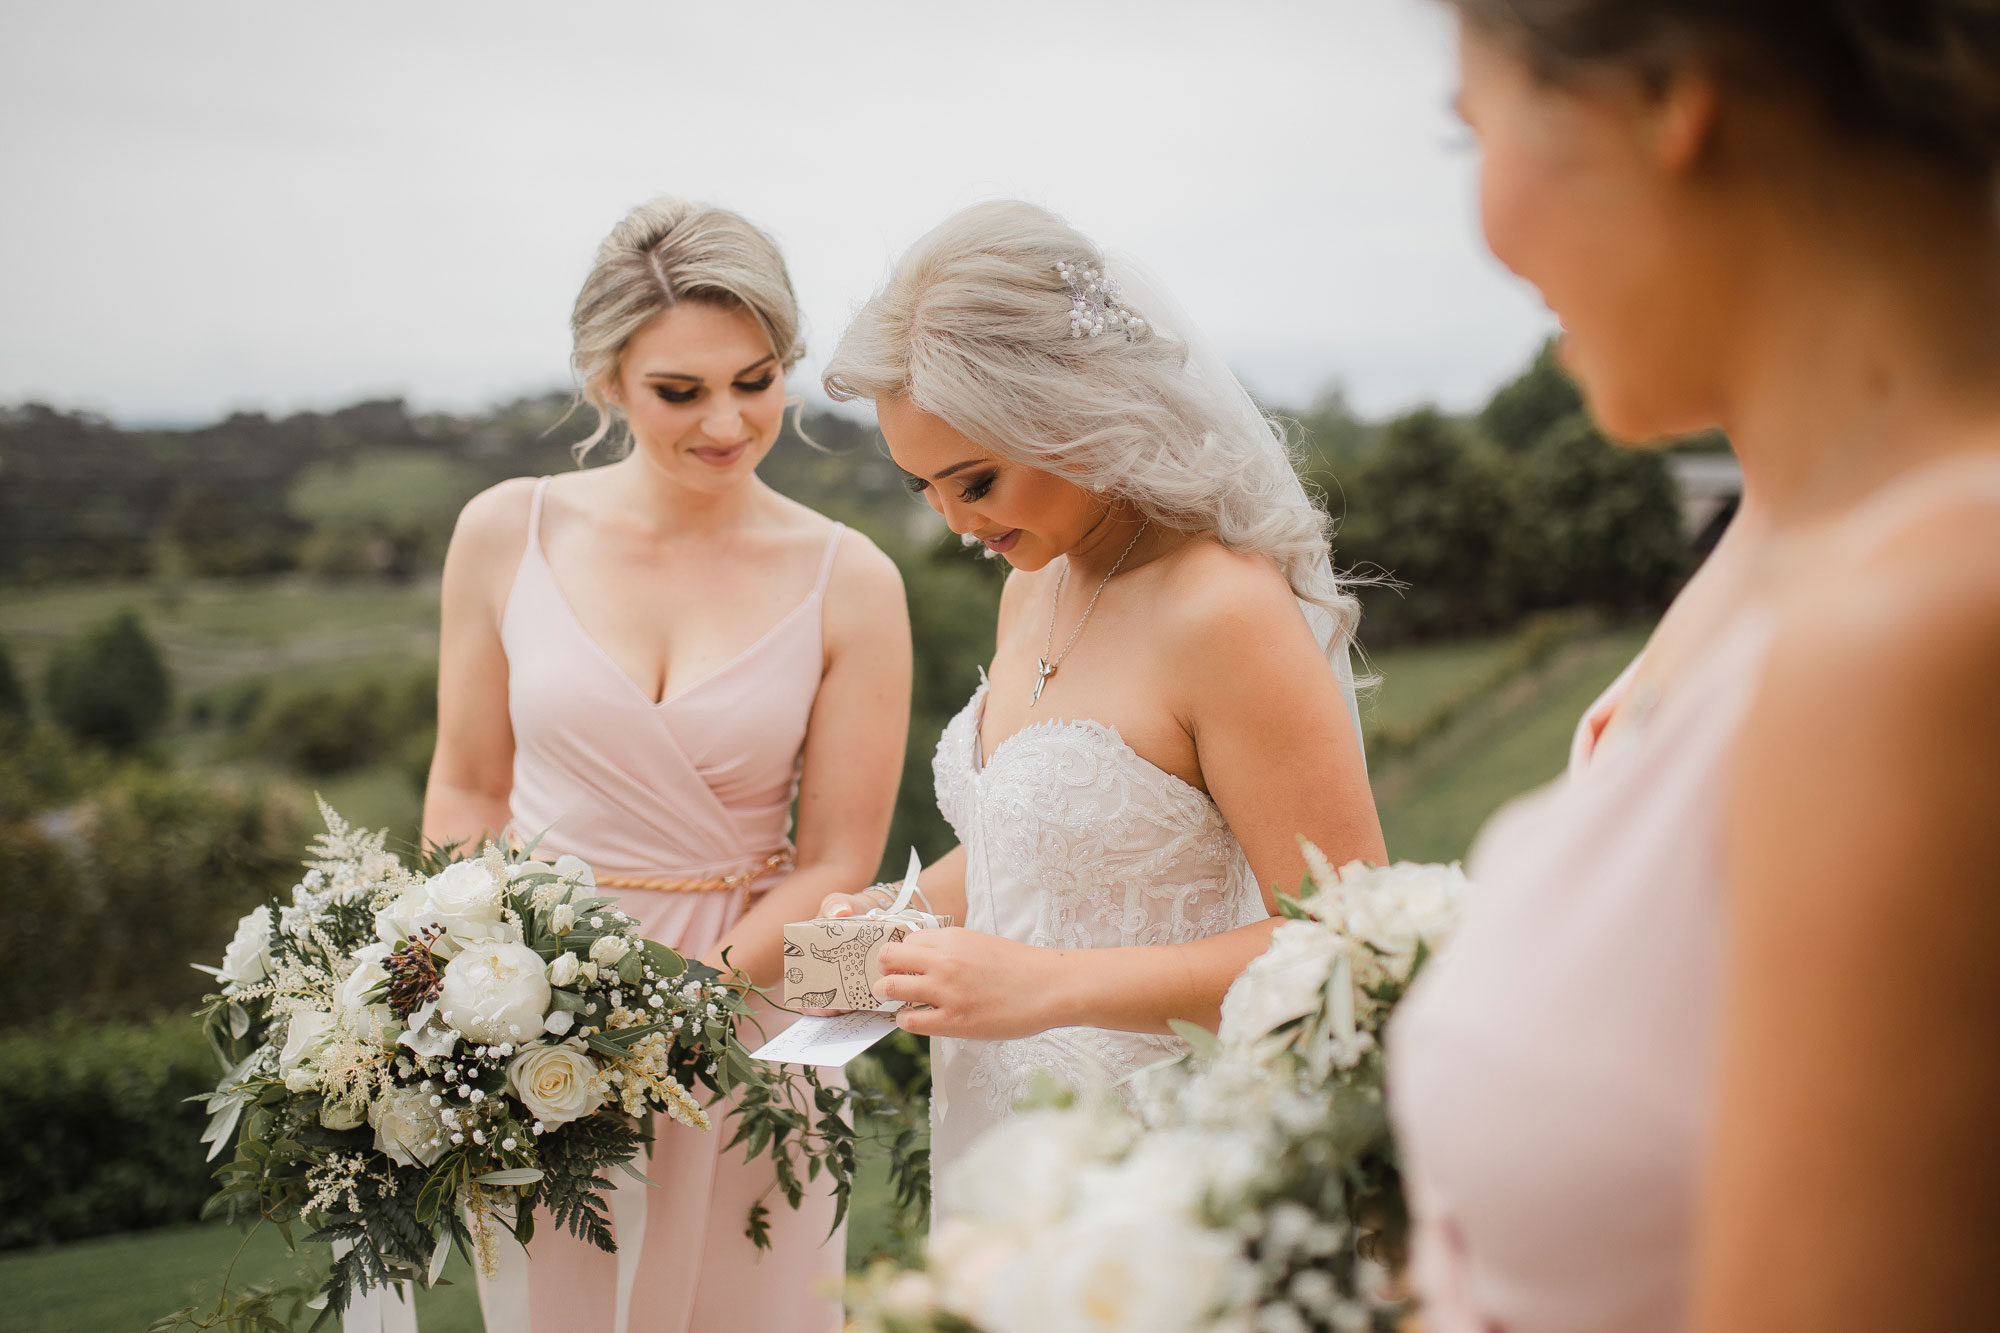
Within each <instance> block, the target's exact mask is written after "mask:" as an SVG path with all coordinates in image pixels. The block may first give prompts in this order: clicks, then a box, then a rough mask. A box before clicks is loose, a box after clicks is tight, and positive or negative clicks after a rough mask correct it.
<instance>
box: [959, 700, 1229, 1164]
mask: <svg viewBox="0 0 2000 1333" xmlns="http://www.w3.org/2000/svg"><path fill="white" fill-rule="evenodd" d="M985 702H986V685H985V683H984V681H982V682H981V683H980V686H979V688H978V689H977V690H976V691H975V692H974V693H973V696H972V699H971V701H970V702H968V703H967V704H966V706H965V708H964V709H963V710H961V711H960V713H959V714H958V716H957V717H955V718H953V719H952V721H951V724H950V725H949V726H947V727H946V728H945V729H944V735H943V736H942V737H941V738H940V739H939V741H938V747H937V756H936V758H935V760H934V761H933V770H934V774H935V777H936V781H937V798H938V808H939V809H940V810H941V811H943V813H944V817H945V819H946V820H948V821H949V822H950V823H951V826H952V828H953V829H954V830H955V831H956V832H957V834H958V839H959V842H960V843H961V844H962V845H963V846H964V848H965V901H966V920H965V922H964V924H965V925H966V926H968V927H970V928H972V929H973V930H983V931H986V932H988V933H989V934H994V935H1004V936H1006V937H1007V938H1009V939H1014V940H1020V941H1021V942H1022V943H1024V944H1034V945H1042V946H1047V947H1051V948H1060V949H1106V948H1115V947H1119V946H1126V945H1140V944H1178V943H1183V942H1185V941H1188V940H1196V939H1201V938H1203V937H1205V936H1208V935H1214V934H1218V933H1220V932H1222V931H1225V930H1230V929H1233V928H1235V927H1237V926H1243V925H1249V924H1250V923H1252V922H1256V921H1261V920H1263V919H1264V918H1265V916H1266V915H1267V913H1266V912H1265V909H1264V901H1263V896H1262V894H1261V893H1260V892H1259V890H1258V887H1257V880H1256V877H1255V876H1254V875H1253V874H1252V873H1251V870H1250V865H1249V862H1248V861H1247V860H1245V859H1244V856H1243V850H1242V848H1240V847H1238V846H1237V843H1236V837H1235V835H1234V834H1232V833H1231V832H1230V831H1229V825H1228V824H1227V823H1226V822H1224V820H1223V818H1222V812H1221V811H1220V810H1218V809H1216V807H1215V803H1214V802H1213V801H1211V800H1210V799H1209V798H1208V796H1207V795H1206V794H1205V793H1203V792H1201V791H1200V790H1198V789H1197V788H1194V787H1191V786H1189V785H1188V784H1187V783H1186V782H1183V781H1182V780H1181V779H1179V778H1177V777H1175V776H1174V775H1173V774H1171V773H1168V772H1165V771H1164V770H1162V769H1159V768H1157V767H1155V766H1154V765H1152V764H1150V763H1148V762H1146V761H1145V760H1144V759H1141V758H1140V757H1139V756H1138V755H1137V754H1136V753H1134V752H1133V750H1132V748H1131V747H1130V746H1128V745H1127V744H1125V742H1124V741H1123V740H1122V739H1121V738H1120V737H1119V735H1118V732H1117V731H1116V730H1115V729H1114V728H1111V727H1108V726H1105V725H1104V724H1102V723H1098V722H1091V721H1086V720H1080V719H1060V718H1058V719H1051V720H1049V721H1046V722H1036V723H1032V724H1030V725H1029V726H1027V727H1025V728H1023V729H1022V730H1020V731H1018V732H1016V733H1015V734H1014V735H1012V736H1010V737H1008V738H1007V739H1006V740H1004V741H1002V742H1001V743H1000V744H998V745H997V746H995V747H994V750H993V753H992V754H990V755H986V756H983V757H982V756H981V755H980V753H979V721H980V717H981V715H982V713H983V711H984V707H985ZM1186 1049H1187V1046H1186V1044H1185V1043H1184V1042H1182V1041H1181V1040H1180V1039H1178V1038H1176V1037H1166V1036H1149V1035H1146V1034H1142V1033H1133V1032H1111V1031H1106V1030H1104V1029H1102V1028H1084V1027H1074V1028H1055V1029H1052V1030H1050V1031H1048V1032H1043V1033H1039V1034H1037V1035H1035V1036H1032V1037H1024V1038H1022V1039H1020V1040H1018V1041H962V1040H956V1039H950V1038H943V1037H939V1038H936V1039H934V1040H933V1041H932V1043H931V1061H932V1064H931V1069H932V1091H931V1156H932V1160H933V1163H934V1166H935V1167H936V1168H937V1169H939V1170H940V1171H941V1170H942V1169H943V1168H945V1167H947V1166H949V1164H950V1163H951V1162H952V1161H953V1160H955V1159H956V1158H957V1157H958V1156H959V1155H960V1154H961V1153H962V1152H963V1151H964V1150H965V1148H966V1147H967V1146H968V1145H970V1144H971V1143H972V1141H973V1140H974V1139H976V1138H977V1137H978V1136H979V1135H980V1134H981V1133H982V1132H984V1131H985V1130H987V1129H990V1128H991V1127H992V1126H994V1125H995V1124H997V1123H999V1122H1000V1121H1001V1120H1003V1119H1004V1118H1006V1116H1007V1115H1008V1113H1009V1112H1010V1111H1011V1109H1012V1108H1013V1106H1014V1103H1015V1102H1016V1101H1018V1100H1019V1099H1020V1097H1021V1095H1022V1094H1023V1093H1024V1092H1025V1091H1027V1089H1028V1085H1029V1083H1030V1081H1031V1080H1032V1079H1033V1077H1034V1075H1035V1074H1036V1072H1037V1071H1041V1070H1047V1071H1049V1072H1050V1073H1052V1074H1054V1075H1055V1077H1056V1078H1057V1079H1058V1080H1059V1081H1061V1082H1064V1083H1067V1084H1070V1085H1073V1086H1082V1085H1086V1084H1089V1083H1093V1082H1096V1083H1102V1082H1106V1081H1115V1080H1118V1079H1122V1078H1123V1077H1125V1076H1126V1075H1127V1074H1130V1073H1132V1072H1133V1071H1134V1070H1137V1069H1141V1068H1143V1067H1145V1066H1146V1065H1149V1064H1152V1063H1154V1062H1156V1061H1158V1060H1162V1059H1165V1058H1167V1057H1170V1056H1173V1055H1177V1054H1179V1053H1181V1052H1182V1051H1185V1050H1186Z"/></svg>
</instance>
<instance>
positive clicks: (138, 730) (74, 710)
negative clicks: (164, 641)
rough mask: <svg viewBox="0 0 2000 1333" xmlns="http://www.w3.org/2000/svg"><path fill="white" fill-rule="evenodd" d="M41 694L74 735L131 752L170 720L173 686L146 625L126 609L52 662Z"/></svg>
mask: <svg viewBox="0 0 2000 1333" xmlns="http://www.w3.org/2000/svg"><path fill="white" fill-rule="evenodd" d="M42 694H43V698H44V699H45V700H46V701H47V703H48V707H49V715H50V716H51V717H53V718H54V719H55V720H56V723H57V724H58V725H59V726H61V727H62V728H63V730H65V731H67V732H69V733H70V735H72V736H74V737H76V738H77V739H78V740H82V741H89V742H92V743H94V744H98V745H103V746H105V747H107V748H109V749H113V750H130V749H133V748H134V747H136V746H138V745H140V744H141V743H142V742H144V741H146V740H147V739H149V738H150V737H152V736H153V734H154V733H156V732H157V731H158V730H159V729H160V726H161V724H162V723H164V722H165V721H166V720H167V710H168V708H169V707H170V705H171V704H172V702H173V682H172V679H171V678H170V677H169V676H168V674H167V664H166V662H165V661H163V660H162V659H161V657H160V650H159V648H158V647H157V646H155V645H154V643H153V640H152V637H151V636H150V635H148V634H147V633H146V627H145V626H144V625H142V624H140V623H139V617H138V616H136V615H134V614H133V613H132V612H130V611H124V612H120V613H119V614H118V615H116V616H114V617H113V618H112V619H110V620H108V621H106V622H105V623H104V624H102V625H100V626H98V627H97V628H96V629H94V630H92V631H91V632H90V633H89V634H88V635H87V636H85V637H84V639H83V640H82V641H81V642H79V643H74V644H71V645H69V646H68V647H66V648H64V649H62V650H60V651H58V652H57V653H56V654H55V656H54V657H52V658H51V659H50V660H49V668H48V676H47V678H46V679H45V681H44V682H43V686H42Z"/></svg>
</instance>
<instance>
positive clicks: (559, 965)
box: [549, 950, 583, 986]
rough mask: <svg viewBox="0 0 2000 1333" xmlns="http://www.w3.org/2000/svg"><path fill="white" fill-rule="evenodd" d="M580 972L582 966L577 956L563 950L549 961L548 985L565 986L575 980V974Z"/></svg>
mask: <svg viewBox="0 0 2000 1333" xmlns="http://www.w3.org/2000/svg"><path fill="white" fill-rule="evenodd" d="M582 970H583V964H582V963H581V962H580V961H579V960H578V959H577V956H576V955H575V954H573V953H570V952H568V951H567V950H565V951H564V952H562V953H559V954H557V955H556V956H555V957H554V958H552V959H550V960H549V984H550V985H551V986H567V985H569V984H570V983H571V982H573V981H575V980H576V978H577V974H578V973H579V972H581V971H582Z"/></svg>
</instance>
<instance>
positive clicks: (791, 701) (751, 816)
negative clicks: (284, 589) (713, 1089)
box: [480, 477, 846, 1333]
mask: <svg viewBox="0 0 2000 1333" xmlns="http://www.w3.org/2000/svg"><path fill="white" fill-rule="evenodd" d="M547 488H548V479H547V478H546V477H545V478H543V479H542V480H541V481H540V482H538V483H537V484H536V487H535V494H534V500H533V501H532V503H531V505H530V507H529V517H528V544H527V549H526V551H525V552H524V553H523V554H522V557H521V564H520V568H519V570H518V571H517V572H516V574H515V576H514V585H513V588H512V589H511V591H510V592H509V594H508V597H507V605H506V609H505V612H504V613H503V615H502V619H501V627H500V637H501V642H502V644H503V646H504V647H505V648H506V652H507V671H508V682H507V692H508V712H509V715H510V716H511V718H512V720H513V726H514V787H513V795H512V798H511V809H510V813H511V815H512V818H513V824H512V827H513V830H514V832H515V833H516V834H517V835H518V836H521V837H524V838H532V837H534V836H535V835H536V834H540V833H543V832H544V830H546V833H545V834H544V836H543V837H542V840H541V843H540V845H539V847H538V848H537V854H538V855H543V856H548V857H553V856H555V855H559V854H561V853H565V852H568V853H574V854H575V855H577V856H580V857H582V858H584V859H585V860H586V861H588V862H590V864H591V866H592V867H593V868H594V869H595V870H596V871H597V872H598V873H599V874H600V875H604V876H617V877H629V878H640V877H643V878H664V879H700V878H708V877H712V876H721V875H731V874H738V873H742V872H746V871H753V870H755V869H757V867H759V866H760V865H762V864H763V863H764V862H765V861H766V858H768V857H769V856H770V855H771V854H772V853H773V852H777V851H780V850H784V849H787V848H788V847H789V843H788V841H787V837H786V835H787V832H788V830H789V827H790V822H791V804H792V798H793V796H794V794H795V793H796V791H797V786H798V774H799V756H800V750H801V748H802V747H803V745H804V742H805V734H806V723H807V720H808V718H809V717H810V716H811V713H812V706H813V700H814V698H815V696H816V695H817V694H818V691H819V684H820V677H821V673H822V670H823V666H824V662H823V653H822V648H821V634H820V609H821V602H822V599H823V598H824V596H825V592H826V585H827V579H828V576H829V575H830V574H831V572H832V569H833V557H834V552H835V550H836V549H837V547H838V545H839V541H840V528H839V526H838V525H836V526H835V528H834V532H833V534H832V536H831V537H830V538H829V539H828V541H827V545H826V553H825V555H824V557H823V558H822V560H821V562H820V570H819V577H818V580H817V582H816V583H815V584H814V585H813V588H812V590H811V592H810V593H809V594H807V596H806V598H805V600H804V601H803V602H801V603H800V604H799V606H798V607H797V608H796V609H794V610H793V611H792V612H791V613H790V614H789V615H787V616H786V617H785V618H784V619H783V620H780V621H779V622H778V623H777V624H776V625H775V626H773V627H772V628H771V630H770V631H769V632H768V633H767V634H765V635H764V637H763V638H761V639H759V640H758V641H757V642H756V643H755V644H753V645H751V646H750V647H749V648H746V649H745V650H744V651H743V652H742V653H741V654H739V655H738V656H737V657H735V658H734V659H732V660H731V661H730V662H728V663H727V664H725V665H723V666H722V667H720V668H718V669H717V670H715V671H714V672H712V673H710V674H709V675H707V676H705V677H703V678H702V679H700V680H697V681H695V682H693V683H691V684H688V685H685V686H678V687H676V688H675V689H674V692H673V693H672V694H670V695H669V696H668V697H667V698H666V699H665V700H663V701H660V702H658V703H655V702H654V701H653V700H651V699H649V698H647V697H646V696H645V695H644V694H642V693H641V692H640V690H639V688H638V687H637V686H636V685H634V684H633V683H632V680H631V678H630V677H628V676H627V675H626V674H625V673H624V672H623V671H621V670H620V669H619V668H618V666H617V665H616V664H615V663H614V662H613V661H612V660H611V659H610V658H609V657H608V656H606V655H605V653H604V652H603V650H602V649H601V648H599V647H598V645H597V644H596V643H595V642H594V641H592V639H591V638H590V636H589V635H588V634H587V633H586V632H585V631H584V628H583V626H582V624H581V623H580V622H579V621H578V620H577V618H576V615H575V613H574V611H572V610H571V608H570V604H569V602H568V600H567V598H565V597H564V595H563V592H562V589H561V588H560V587H558V586H557V584H556V581H555V577H554V574H553V572H552V571H551V570H550V568H549V565H548V561H547V560H546V559H545V558H544V556H543V554H542V544H541V514H542V498H543V495H544V493H545V492H546V490H547ZM781 877H782V872H770V873H767V874H765V875H764V876H763V877H761V878H760V879H758V880H756V881H754V882H753V883H751V884H749V885H748V886H747V887H739V888H737V889H734V890H717V891H710V892H697V893H690V892H655V891H648V890H642V889H641V890H627V891H623V892H620V893H619V894H618V897H619V899H620V904H621V906H623V907H624V908H625V909H626V910H627V911H629V912H631V913H632V914H633V915H634V916H636V917H637V918H638V919H639V930H640V933H641V934H643V935H645V936H646V937H648V938H650V939H657V940H660V941H662V942H663V943H666V944H670V945H672V946H673V947H674V948H676V949H679V950H681V951H682V952H683V953H685V954H688V955H689V956H696V955H699V954H701V953H702V952H704V951H705V950H707V949H708V948H709V946H710V945H712V944H714V943H715V941H716V940H717V939H719V938H720V937H721V936H722V934H723V932H724V931H726V930H728V929H729V927H730V926H731V925H733V924H734V923H735V922H736V920H737V918H739V917H740V916H742V914H743V912H744V909H745V907H746V906H747V905H748V901H749V899H750V898H751V897H753V896H754V895H755V894H757V893H759V892H762V891H763V890H765V889H768V888H770V887H771V885H773V884H775V883H777V882H778V880H779V879H780V878H781ZM786 1021H787V1020H786V1019H785V1018H784V1016H783V1015H779V1014H769V1013H767V1014H766V1015H765V1016H764V1027H765V1030H766V1031H767V1032H769V1033H775V1032H777V1031H778V1030H779V1029H780V1028H781V1027H782V1026H783V1025H784V1023H785V1022H786ZM727 1112H728V1107H727V1106H723V1105H719V1106H715V1107H712V1108H711V1109H710V1115H711V1117H712V1118H713V1120H714V1122H715V1128H714V1129H713V1131H711V1132H709V1133H706V1134H704V1133H701V1132H699V1131H697V1130H693V1129H689V1128H687V1127H686V1126H683V1125H679V1124H676V1123H674V1122H672V1121H670V1120H668V1119H667V1118H666V1117H665V1116H659V1117H656V1122H655V1133H656V1135H657V1140H656V1142H655V1144H654V1147H653V1153H652V1158H651V1163H650V1165H646V1167H645V1171H646V1175H647V1176H649V1177H650V1178H651V1179H652V1180H653V1181H654V1182H655V1186H656V1187H647V1186H643V1185H639V1184H637V1183H635V1182H631V1181H629V1180H626V1179H625V1178H623V1177H622V1176H621V1177H620V1180H619V1184H618V1188H619V1190H620V1192H621V1193H627V1192H629V1191H641V1192H643V1195H644V1196H645V1197H644V1202H645V1209H644V1227H643V1235H642V1236H641V1237H638V1238H636V1245H635V1243H634V1242H635V1238H634V1237H631V1236H628V1235H625V1234H620V1235H619V1236H618V1242H619V1250H620V1252H619V1254H618V1255H610V1254H606V1253H605V1252H603V1251H602V1250H599V1249H597V1248H595V1247H594V1246H591V1245H590V1244H588V1243H587V1242H585V1241H581V1240H578V1239H577V1238H576V1237H574V1236H572V1235H570V1234H569V1233H568V1232H567V1231H560V1232H559V1231H558V1230H557V1229H556V1228H555V1226H554V1225H553V1223H552V1222H551V1221H550V1220H549V1218H548V1216H547V1214H546V1213H543V1214H540V1215H539V1216H538V1217H537V1218H536V1233H535V1239H534V1248H533V1257H532V1259H531V1260H529V1261H527V1262H526V1263H525V1264H523V1263H522V1262H520V1251H519V1249H518V1247H516V1248H515V1249H514V1251H513V1253H512V1254H511V1255H509V1256H507V1258H508V1259H509V1260H510V1261H511V1262H510V1263H509V1264H507V1265H503V1275H502V1278H501V1280H499V1281H492V1282H489V1281H485V1280H482V1281H481V1283H480V1297H481V1304H482V1306H483V1307H484V1308H485V1309H486V1310H487V1311H488V1320H489V1323H492V1322H493V1321H494V1318H495V1315H496V1314H498V1313H500V1310H499V1309H496V1305H497V1306H500V1307H506V1306H512V1305H514V1304H515V1303H517V1302H518V1301H519V1300H520V1291H519V1286H520V1276H521V1270H522V1269H525V1272H526V1277H527V1303H528V1306H529V1308H530V1310H531V1314H532V1325H533V1328H534V1330H535V1333H727V1331H728V1330H753V1329H754V1330H765V1329H769V1330H782V1331H783V1333H827V1331H828V1330H832V1329H834V1328H836V1327H838V1325H839V1323H840V1318H841V1308H840V1302H839V1299H838V1295H837V1288H838V1284H839V1281H840V1277H841V1274H842V1273H843V1271H844V1269H845V1258H846V1255H845V1248H846V1247H845V1237H844V1229H843V1233H842V1234H834V1235H831V1236H829V1234H828V1232H829V1230H830V1228H831V1227H832V1225H833V1199H832V1196H831V1193H830V1192H829V1191H828V1190H827V1189H826V1188H825V1186H824V1181H822V1182H821V1185H820V1187H818V1188H816V1189H814V1190H812V1191H811V1192H809V1194H808V1196H807V1199H806V1201H805V1203H804V1205H803V1206H802V1207H801V1208H799V1209H798V1210H796V1211H794V1210H793V1209H791V1208H790V1207H788V1206H787V1205H786V1203H785V1200H784V1197H783V1196H782V1195H781V1194H778V1193H777V1192H776V1191H775V1190H774V1189H773V1188H772V1187H773V1183H774V1181H775V1179H776V1176H775V1172H774V1170H773V1168H772V1166H771V1164H770V1162H769V1161H768V1160H761V1161H759V1162H756V1163H746V1162H745V1161H744V1160H743V1151H742V1149H741V1148H740V1147H739V1148H736V1149H734V1150H729V1151H725V1150H724V1148H723V1145H724V1144H726V1143H727V1142H728V1141H729V1139H730V1138H731V1137H732V1135H733V1134H734V1132H735V1131H734V1129H733V1127H732V1125H731V1123H730V1121H729V1120H728V1119H727ZM760 1198H762V1199H765V1200H766V1201H767V1202H768V1203H769V1205H770V1207H771V1217H770V1221H771V1241H772V1248H771V1249H769V1250H759V1249H757V1248H756V1247H754V1246H753V1245H752V1244H751V1243H750V1241H749V1240H748V1239H747V1238H745V1236H744V1234H743V1229H744V1223H745V1221H746V1219H747V1218H748V1216H749V1213H750V1207H751V1204H752V1202H753V1201H755V1200H757V1199H760ZM613 1212H614V1215H615V1216H616V1217H618V1218H619V1219H621V1220H622V1219H624V1218H629V1217H630V1216H631V1215H632V1210H631V1200H630V1199H629V1198H626V1199H622V1200H621V1201H620V1204H618V1205H614V1208H613ZM502 1243H503V1245H509V1246H511V1245H512V1242H511V1241H503V1242H502ZM621 1260H623V1261H624V1262H623V1263H622V1264H621ZM621 1268H622V1269H623V1270H624V1271H623V1272H622V1273H621ZM621 1298H622V1299H621ZM628 1311H629V1313H628Z"/></svg>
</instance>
